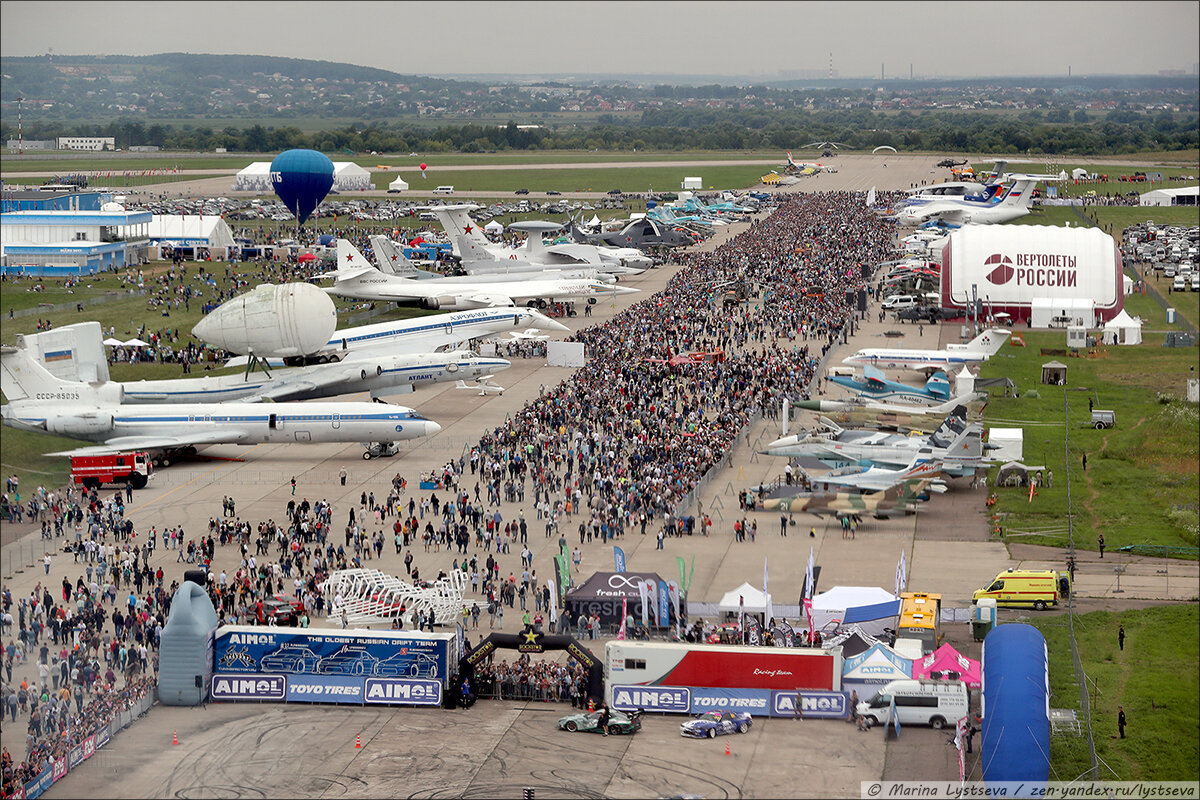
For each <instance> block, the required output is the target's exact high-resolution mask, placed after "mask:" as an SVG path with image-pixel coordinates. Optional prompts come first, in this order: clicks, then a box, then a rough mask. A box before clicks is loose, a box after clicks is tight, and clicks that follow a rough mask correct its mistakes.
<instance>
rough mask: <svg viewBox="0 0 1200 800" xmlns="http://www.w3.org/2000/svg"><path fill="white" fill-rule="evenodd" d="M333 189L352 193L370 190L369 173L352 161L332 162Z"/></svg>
mask: <svg viewBox="0 0 1200 800" xmlns="http://www.w3.org/2000/svg"><path fill="white" fill-rule="evenodd" d="M333 188H334V189H337V190H338V191H339V192H353V191H360V190H362V189H370V188H371V173H369V172H367V171H366V170H365V169H363V168H362V167H360V166H359V165H358V164H355V163H354V162H353V161H335V162H333Z"/></svg>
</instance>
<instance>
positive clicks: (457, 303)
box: [421, 295, 480, 311]
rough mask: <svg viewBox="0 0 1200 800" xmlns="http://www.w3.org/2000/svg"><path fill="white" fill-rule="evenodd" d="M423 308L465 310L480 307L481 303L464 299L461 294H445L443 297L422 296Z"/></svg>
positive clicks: (431, 309)
mask: <svg viewBox="0 0 1200 800" xmlns="http://www.w3.org/2000/svg"><path fill="white" fill-rule="evenodd" d="M421 308H427V309H429V310H430V311H439V310H441V311H463V310H465V309H470V308H480V304H479V303H472V302H470V301H469V300H464V298H462V297H460V296H459V295H443V296H441V297H425V298H422V299H421Z"/></svg>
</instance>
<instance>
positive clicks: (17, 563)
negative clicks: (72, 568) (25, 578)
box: [0, 536, 66, 580]
mask: <svg viewBox="0 0 1200 800" xmlns="http://www.w3.org/2000/svg"><path fill="white" fill-rule="evenodd" d="M65 541H66V538H64V537H62V536H59V537H58V538H55V539H41V538H37V539H35V538H33V537H30V536H25V537H23V538H21V539H19V540H17V541H15V542H13V543H12V544H10V545H5V547H4V549H3V550H0V574H3V576H4V579H5V580H8V579H10V578H12V576H13V575H16V574H18V573H20V572H24V571H25V570H27V569H42V562H43V560H44V559H45V558H46V556H47V555H52V556H53V555H56V554H57V553H58V551H59V549H60V548H61V546H62V544H63V542H65Z"/></svg>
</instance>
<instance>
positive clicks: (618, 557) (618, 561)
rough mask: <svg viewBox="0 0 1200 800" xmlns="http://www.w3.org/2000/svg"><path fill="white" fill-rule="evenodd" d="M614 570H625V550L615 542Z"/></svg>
mask: <svg viewBox="0 0 1200 800" xmlns="http://www.w3.org/2000/svg"><path fill="white" fill-rule="evenodd" d="M613 571H614V572H624V571H625V551H624V550H622V549H621V548H620V547H618V546H617V545H615V544H614V545H613Z"/></svg>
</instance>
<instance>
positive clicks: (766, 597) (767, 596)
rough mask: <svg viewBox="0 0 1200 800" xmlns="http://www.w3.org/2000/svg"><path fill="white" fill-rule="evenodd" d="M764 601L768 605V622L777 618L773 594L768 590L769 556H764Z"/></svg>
mask: <svg viewBox="0 0 1200 800" xmlns="http://www.w3.org/2000/svg"><path fill="white" fill-rule="evenodd" d="M763 602H764V603H766V605H767V614H766V617H767V622H768V623H770V621H771V620H773V619H774V618H775V614H774V609H772V608H771V595H770V594H769V593H768V592H767V557H766V556H763Z"/></svg>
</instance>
